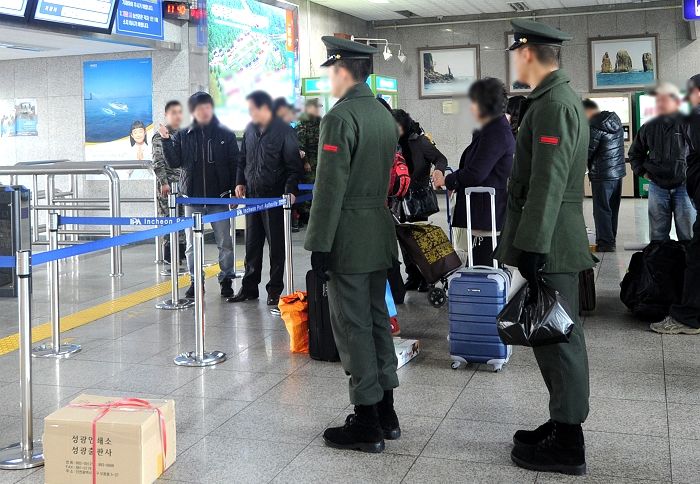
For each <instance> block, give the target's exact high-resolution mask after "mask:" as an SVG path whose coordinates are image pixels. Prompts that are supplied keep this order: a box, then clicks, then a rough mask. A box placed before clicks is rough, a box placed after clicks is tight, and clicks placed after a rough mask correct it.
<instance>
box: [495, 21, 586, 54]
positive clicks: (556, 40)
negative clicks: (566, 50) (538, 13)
mask: <svg viewBox="0 0 700 484" xmlns="http://www.w3.org/2000/svg"><path fill="white" fill-rule="evenodd" d="M510 24H511V26H512V27H513V36H514V37H515V42H514V43H513V45H511V46H510V47H508V50H515V49H519V48H520V47H523V46H525V45H528V44H534V45H555V46H556V45H561V44H562V42H564V41H565V40H571V39H573V37H572V36H571V35H570V34H567V33H566V32H562V31H561V30H559V29H555V28H554V27H552V26H550V25H547V24H543V23H540V22H535V21H534V20H530V19H526V18H514V19H512V20H511V21H510Z"/></svg>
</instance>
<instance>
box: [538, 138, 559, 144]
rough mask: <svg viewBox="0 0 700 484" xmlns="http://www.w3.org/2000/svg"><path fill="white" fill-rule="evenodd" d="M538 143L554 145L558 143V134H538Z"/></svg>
mask: <svg viewBox="0 0 700 484" xmlns="http://www.w3.org/2000/svg"><path fill="white" fill-rule="evenodd" d="M540 144H542V145H553V146H556V145H558V144H559V137H558V136H540Z"/></svg>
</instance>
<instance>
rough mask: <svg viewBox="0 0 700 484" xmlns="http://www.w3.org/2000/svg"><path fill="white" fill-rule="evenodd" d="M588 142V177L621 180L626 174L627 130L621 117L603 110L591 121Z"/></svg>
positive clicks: (590, 178) (597, 179)
mask: <svg viewBox="0 0 700 484" xmlns="http://www.w3.org/2000/svg"><path fill="white" fill-rule="evenodd" d="M590 125H591V141H590V142H589V144H588V179H589V180H591V181H604V180H619V179H620V178H623V177H624V176H625V173H626V170H625V131H624V129H623V128H622V121H621V120H620V117H619V116H618V115H617V114H615V113H613V112H610V111H603V112H600V113H598V114H596V115H595V116H593V118H592V119H591V121H590Z"/></svg>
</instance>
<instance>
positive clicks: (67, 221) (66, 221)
mask: <svg viewBox="0 0 700 484" xmlns="http://www.w3.org/2000/svg"><path fill="white" fill-rule="evenodd" d="M185 220H189V218H188V217H59V218H58V225H59V226H60V225H137V226H138V225H155V226H163V225H172V224H175V223H178V222H184V221H185Z"/></svg>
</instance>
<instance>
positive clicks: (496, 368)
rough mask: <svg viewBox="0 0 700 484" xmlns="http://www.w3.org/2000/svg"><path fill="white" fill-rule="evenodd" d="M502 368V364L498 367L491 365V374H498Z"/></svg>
mask: <svg viewBox="0 0 700 484" xmlns="http://www.w3.org/2000/svg"><path fill="white" fill-rule="evenodd" d="M502 368H503V364H500V365H493V372H494V373H498V372H500V371H501V369H502Z"/></svg>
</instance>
